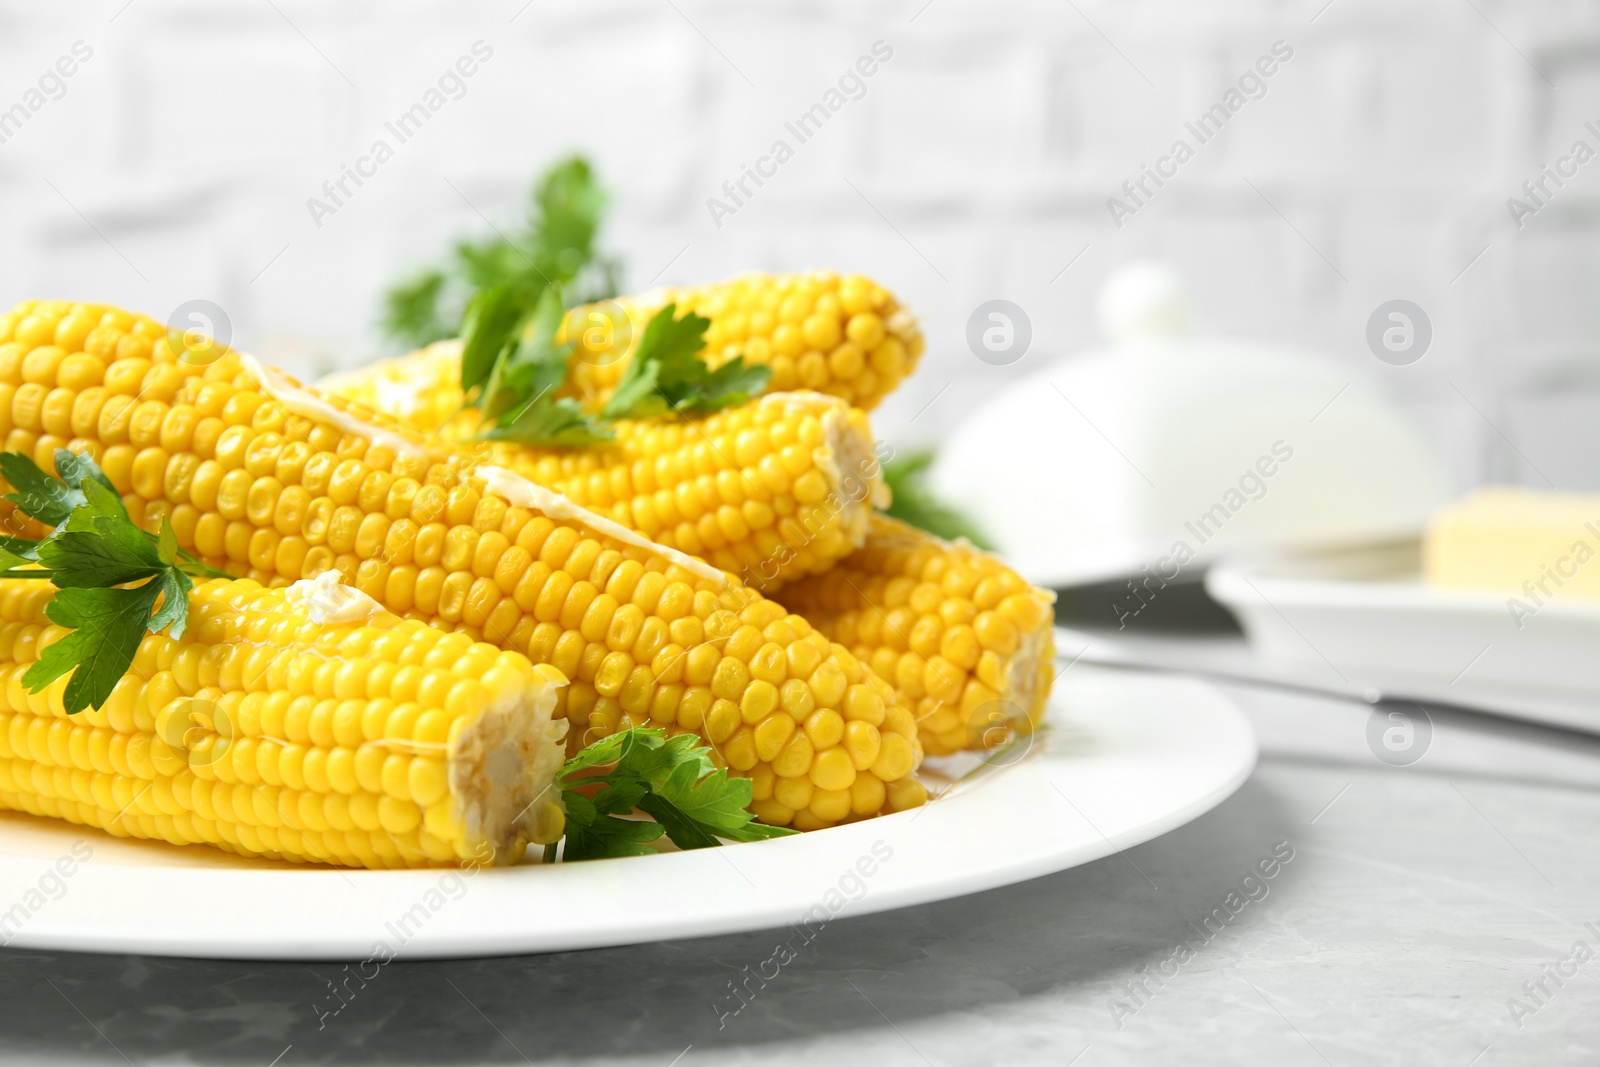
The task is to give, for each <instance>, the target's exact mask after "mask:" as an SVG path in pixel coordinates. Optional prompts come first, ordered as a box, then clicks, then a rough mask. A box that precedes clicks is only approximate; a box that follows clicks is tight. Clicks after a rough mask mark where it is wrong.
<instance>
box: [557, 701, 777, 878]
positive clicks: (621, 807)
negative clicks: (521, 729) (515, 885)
mask: <svg viewBox="0 0 1600 1067" xmlns="http://www.w3.org/2000/svg"><path fill="white" fill-rule="evenodd" d="M607 768H608V769H607ZM556 780H557V782H558V783H559V785H560V787H561V790H562V799H563V801H564V802H565V804H566V808H567V830H566V844H565V847H564V849H563V852H562V858H563V859H567V860H586V859H604V858H607V857H612V856H641V855H648V854H649V853H651V852H654V851H655V849H654V848H652V847H651V844H652V842H654V841H656V840H658V839H659V838H660V837H661V836H662V834H665V835H666V836H667V838H668V839H669V840H670V841H672V843H673V844H675V845H677V846H678V847H679V848H686V849H687V848H709V847H712V846H716V845H720V844H721V843H722V840H729V841H760V840H764V839H767V838H773V837H784V836H787V835H789V834H792V833H794V831H793V830H790V829H787V828H785V827H781V826H765V825H762V824H760V823H756V822H754V821H752V820H753V819H754V816H752V815H751V814H750V812H749V811H747V810H746V808H747V807H748V806H749V804H750V795H751V792H750V791H751V784H750V779H748V778H739V777H734V776H732V775H730V774H729V773H728V771H727V770H726V769H725V768H723V769H719V768H717V767H716V765H715V764H713V763H712V761H711V757H710V750H709V749H707V748H705V747H704V746H702V745H701V744H700V741H699V739H698V738H696V737H694V736H693V735H691V734H680V735H678V736H677V737H670V738H669V737H667V736H666V735H665V734H664V733H663V732H662V731H661V730H659V729H655V728H650V727H634V728H631V729H628V730H623V731H621V732H620V733H616V734H612V735H611V736H609V737H604V738H601V739H600V740H599V741H596V742H595V743H594V744H592V745H589V746H588V747H586V748H585V749H583V751H581V752H579V753H578V754H577V755H575V756H573V757H572V758H571V759H570V760H568V761H567V763H566V765H565V766H564V767H563V768H562V771H561V774H560V776H559V777H558V778H557V779H556ZM597 785H598V786H599V788H598V790H595V788H594V787H595V786H597ZM591 792H592V793H593V795H592V796H591V795H590V793H591ZM635 812H643V813H644V814H646V815H649V816H650V817H651V818H652V819H654V820H655V821H654V822H641V821H639V820H637V819H630V818H627V817H626V816H629V815H631V814H633V813H635Z"/></svg>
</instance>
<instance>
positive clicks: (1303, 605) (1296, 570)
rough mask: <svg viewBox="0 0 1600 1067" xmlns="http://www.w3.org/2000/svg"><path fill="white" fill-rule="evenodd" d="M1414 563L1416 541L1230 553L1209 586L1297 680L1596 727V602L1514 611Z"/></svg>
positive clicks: (1258, 646)
mask: <svg viewBox="0 0 1600 1067" xmlns="http://www.w3.org/2000/svg"><path fill="white" fill-rule="evenodd" d="M1418 563H1419V546H1418V545H1417V543H1416V542H1401V543H1395V544H1387V545H1375V546H1367V547H1363V548H1354V549H1344V550H1329V551H1323V552H1306V553H1299V554H1284V555H1277V556H1273V557H1262V558H1256V559H1252V560H1235V561H1231V562H1228V563H1225V564H1222V565H1219V566H1217V567H1215V568H1213V569H1212V571H1211V572H1210V574H1208V575H1207V577H1206V590H1207V592H1209V593H1210V594H1211V595H1212V596H1213V597H1215V598H1216V599H1217V600H1219V601H1221V602H1222V603H1223V604H1224V605H1226V606H1227V607H1228V608H1229V609H1231V610H1232V611H1233V613H1234V614H1235V615H1236V616H1238V618H1239V621H1240V624H1241V625H1242V626H1243V627H1244V630H1245V634H1246V635H1247V636H1248V638H1249V640H1250V643H1251V645H1252V647H1253V648H1254V649H1255V650H1256V652H1258V653H1259V654H1260V655H1261V656H1263V657H1264V658H1266V659H1267V660H1270V661H1276V662H1278V663H1282V664H1285V665H1288V666H1292V667H1293V668H1294V669H1295V671H1296V672H1297V673H1298V674H1300V675H1301V676H1302V680H1309V679H1307V678H1306V677H1305V676H1310V678H1315V679H1318V680H1320V681H1322V682H1324V683H1327V684H1330V685H1333V686H1335V687H1337V688H1342V689H1345V690H1347V691H1350V692H1352V693H1356V694H1359V693H1363V692H1367V691H1374V692H1375V693H1378V694H1382V695H1384V696H1388V697H1391V698H1405V699H1411V700H1418V701H1433V702H1437V703H1442V704H1456V705H1460V706H1463V707H1468V708H1476V709H1479V710H1484V711H1491V712H1495V713H1501V714H1508V715H1512V716H1515V717H1519V718H1526V719H1531V720H1534V721H1538V722H1545V723H1549V724H1552V725H1557V726H1564V727H1568V728H1571V729H1578V730H1585V731H1591V732H1597V733H1600V603H1595V602H1587V601H1582V600H1575V599H1572V598H1566V599H1561V598H1557V599H1554V600H1546V602H1545V603H1544V605H1543V606H1542V607H1537V609H1536V610H1535V611H1534V612H1533V613H1532V614H1531V615H1527V614H1522V615H1521V617H1520V618H1519V617H1518V615H1517V614H1514V613H1513V611H1512V610H1511V608H1510V607H1509V606H1508V603H1507V601H1508V598H1509V597H1510V596H1511V594H1510V593H1506V592H1495V591H1488V590H1485V591H1476V590H1463V589H1437V588H1432V587H1429V586H1426V585H1424V584H1423V583H1422V579H1421V575H1420V568H1419V565H1418ZM1520 599H1521V600H1522V601H1523V603H1524V604H1529V605H1531V601H1529V600H1528V598H1527V597H1525V596H1524V597H1521V598H1520Z"/></svg>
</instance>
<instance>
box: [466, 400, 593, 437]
mask: <svg viewBox="0 0 1600 1067" xmlns="http://www.w3.org/2000/svg"><path fill="white" fill-rule="evenodd" d="M478 436H479V437H481V438H483V439H484V440H487V441H511V442H514V443H516V444H519V445H561V446H565V445H593V444H600V443H601V442H604V441H609V440H611V439H612V438H613V437H615V436H616V434H615V432H614V431H612V430H611V429H610V428H608V427H607V426H606V425H605V424H604V423H602V422H600V421H598V420H596V419H595V418H594V416H592V415H590V414H589V413H588V412H586V411H584V410H583V408H582V407H581V406H579V404H578V402H577V401H576V400H573V399H572V398H571V397H561V398H559V399H557V398H554V397H551V396H549V395H548V394H546V395H543V396H537V397H535V398H534V399H532V400H530V401H528V402H527V403H526V404H524V405H523V406H522V407H521V408H518V409H517V410H516V411H515V412H512V413H510V414H509V415H508V416H506V417H505V418H503V419H501V420H500V422H499V423H498V424H497V425H495V426H492V427H490V428H489V429H487V430H483V431H481V432H480V433H479V434H478Z"/></svg>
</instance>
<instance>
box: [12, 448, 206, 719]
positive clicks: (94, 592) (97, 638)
mask: <svg viewBox="0 0 1600 1067" xmlns="http://www.w3.org/2000/svg"><path fill="white" fill-rule="evenodd" d="M55 462H56V472H57V473H58V474H59V475H60V480H59V481H58V480H57V479H55V478H51V477H50V476H49V475H47V474H46V473H45V472H44V471H42V470H40V469H39V466H38V465H37V464H36V463H34V461H33V460H32V459H30V458H29V457H28V456H26V455H23V454H22V453H19V452H6V453H0V473H3V474H4V475H5V478H6V480H7V481H9V482H10V483H11V484H12V485H13V486H14V487H15V488H16V489H17V492H16V493H14V494H11V495H10V496H9V497H8V499H10V500H12V501H13V502H14V503H16V504H17V506H18V507H19V508H21V509H22V510H23V511H24V512H26V513H27V514H30V515H32V516H33V517H34V518H35V519H38V520H40V521H41V522H49V523H51V524H52V525H54V526H55V530H54V531H53V532H52V533H51V534H50V536H49V537H46V538H44V539H43V540H41V541H37V542H30V541H23V540H21V539H17V538H5V539H0V540H3V542H4V543H3V544H0V564H3V565H4V567H5V576H6V577H10V578H47V579H49V580H50V581H51V582H52V583H54V585H55V587H56V589H57V590H59V591H58V592H57V593H56V595H55V599H53V600H52V601H51V602H50V606H49V607H47V608H46V609H45V613H46V615H47V616H48V617H49V618H50V620H51V621H52V622H54V623H56V624H57V625H59V626H65V627H68V628H69V629H71V630H72V632H71V633H69V634H67V635H66V636H65V637H64V638H62V639H61V640H60V641H57V642H56V643H55V644H53V645H51V646H50V647H49V648H47V649H45V650H44V652H43V654H41V655H40V657H39V659H38V661H37V662H35V663H34V664H33V665H32V666H30V667H29V668H28V670H27V672H26V673H25V674H24V675H23V679H22V680H23V684H24V685H25V686H27V687H28V689H29V691H30V692H35V693H36V692H38V691H39V690H41V689H43V688H45V687H46V686H48V685H49V684H50V683H51V682H53V681H55V680H56V679H57V678H60V677H61V676H62V675H64V674H67V673H68V672H72V678H71V679H70V680H69V681H68V682H67V689H66V693H65V698H64V699H65V702H66V708H67V711H68V712H69V713H76V712H79V711H82V710H83V709H84V708H87V707H95V708H98V707H101V706H103V705H104V704H105V702H106V700H107V699H108V698H109V697H110V696H111V692H112V690H114V689H115V688H116V685H117V682H119V681H120V680H121V679H122V676H123V675H124V674H126V673H127V670H128V668H129V667H130V666H132V665H133V657H134V655H135V653H137V652H138V650H139V643H140V642H141V641H142V640H143V639H144V635H145V633H146V632H147V631H148V632H150V633H158V632H160V631H161V630H167V631H168V632H169V633H170V634H171V635H172V637H173V638H178V637H182V636H183V631H184V627H185V625H186V624H187V622H188V618H189V593H190V592H191V591H192V590H193V588H194V583H193V581H192V580H191V576H192V577H201V578H216V577H221V578H226V577H227V575H226V574H224V573H223V572H221V571H218V570H214V569H213V568H211V567H208V566H206V565H205V564H203V563H201V562H199V561H198V560H196V559H195V558H194V556H192V555H191V554H189V553H188V552H185V551H183V550H182V549H180V548H179V547H178V538H177V535H176V533H174V531H173V529H172V523H171V522H170V521H168V520H167V519H166V518H165V517H164V516H163V518H162V520H161V528H160V530H159V532H157V533H154V534H152V533H150V532H148V531H146V530H141V529H140V528H139V527H138V526H136V525H135V524H134V523H133V521H132V519H130V518H129V517H128V511H127V509H126V508H125V507H124V506H123V504H122V498H121V497H119V496H118V495H117V492H116V489H115V488H114V487H113V486H112V484H111V480H110V479H109V478H107V477H106V476H105V474H104V473H103V472H102V471H101V470H100V468H99V467H98V466H97V465H96V464H95V462H94V460H92V459H90V458H89V457H87V456H79V455H76V454H74V453H72V452H69V451H67V450H66V449H57V450H56V454H55ZM24 546H26V547H24ZM133 583H142V584H139V585H134V584H133ZM130 585H133V588H128V586H130Z"/></svg>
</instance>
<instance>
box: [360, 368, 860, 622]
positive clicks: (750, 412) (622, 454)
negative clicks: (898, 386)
mask: <svg viewBox="0 0 1600 1067" xmlns="http://www.w3.org/2000/svg"><path fill="white" fill-rule="evenodd" d="M424 358H426V359H427V360H428V361H430V362H433V363H436V360H435V357H434V356H432V355H428V356H426V357H424ZM388 373H389V371H388V370H387V369H385V368H383V367H381V366H379V367H373V368H363V369H362V370H360V371H354V372H350V373H348V374H346V375H341V376H340V378H339V382H342V384H338V383H336V386H335V389H334V391H335V392H336V393H337V394H338V395H342V396H350V397H358V398H359V397H368V398H371V399H372V400H375V401H377V402H378V404H379V405H380V407H379V410H381V411H383V412H384V413H385V414H388V415H392V416H395V417H396V418H399V419H402V420H408V419H411V418H413V417H415V416H416V415H417V414H418V412H419V411H420V410H421V409H419V408H418V407H417V406H416V405H417V403H422V404H427V403H428V401H427V400H426V397H428V396H431V395H434V394H433V392H432V391H430V390H423V391H422V392H421V393H414V392H411V391H409V390H398V389H396V387H394V386H393V385H392V383H390V382H389V380H388V378H387V377H386V375H387V374H388ZM414 401H415V402H414ZM422 414H423V416H424V417H423V418H422V419H421V420H419V421H420V422H421V424H423V425H426V424H427V423H428V422H429V421H431V415H432V414H434V412H428V411H423V412H422ZM473 428H474V427H473V426H471V425H466V426H463V425H462V424H461V422H460V420H458V419H457V420H452V421H451V422H450V424H449V425H447V426H446V427H445V428H444V431H443V432H445V433H446V434H447V435H448V434H452V433H457V432H459V433H463V434H470V433H471V432H472V429H473ZM616 435H617V436H616V439H615V441H613V442H612V443H610V444H605V445H594V446H590V447H586V448H577V449H574V448H542V447H538V446H533V445H517V444H496V445H494V446H493V455H494V457H495V461H496V462H497V463H499V464H500V465H502V466H504V467H507V468H509V469H511V470H514V471H516V472H517V473H518V474H521V475H523V476H524V477H526V478H529V479H531V480H532V481H535V482H537V483H538V484H540V485H543V486H546V487H548V488H550V489H554V490H556V491H557V492H559V493H561V494H563V495H564V496H566V497H567V498H568V499H569V500H571V501H572V502H573V503H575V504H579V505H582V506H583V507H587V508H592V509H593V510H595V511H597V512H599V513H600V514H602V515H605V516H607V517H609V518H612V519H615V520H616V521H617V522H620V523H621V524H622V525H624V526H626V527H628V528H629V529H632V530H637V531H638V532H639V533H641V534H643V535H644V536H646V537H648V538H650V539H651V540H653V541H656V542H658V543H660V544H663V545H666V546H668V547H669V548H677V549H681V550H682V551H684V552H687V553H689V554H690V555H693V556H698V557H700V558H701V559H704V560H706V561H707V562H709V563H712V564H714V565H715V566H717V567H720V568H722V569H723V570H725V571H731V572H733V573H735V574H738V575H739V576H740V577H741V578H743V579H744V581H745V582H746V583H747V584H749V585H751V586H753V587H755V588H757V589H760V590H761V591H763V592H767V593H770V592H772V591H774V590H776V589H777V588H778V587H779V586H781V585H782V584H783V583H784V582H786V581H790V580H792V579H794V578H798V577H801V576H804V575H807V574H820V573H821V572H822V571H825V570H827V569H828V567H830V566H832V564H833V563H834V561H835V560H838V559H840V558H842V557H843V556H845V555H847V554H848V553H850V552H852V551H854V550H855V549H856V548H859V547H860V545H861V542H862V539H863V538H865V537H866V533H867V517H868V515H869V514H870V513H871V510H872V507H873V505H874V504H878V505H880V506H881V505H886V504H887V503H888V497H887V491H886V490H885V488H884V486H883V478H882V475H881V472H880V469H879V463H878V459H877V457H876V455H875V454H874V446H873V441H872V428H871V426H870V424H869V423H868V422H867V416H866V414H865V413H864V412H862V411H861V410H860V409H859V408H852V407H851V406H850V405H848V404H846V403H845V402H844V401H843V400H840V399H839V398H837V397H830V396H826V395H824V394H822V393H805V392H802V393H771V394H768V395H767V396H764V397H761V398H759V399H757V400H752V401H750V402H749V403H748V404H744V405H742V406H740V407H737V408H731V409H729V410H727V411H724V412H721V413H718V414H715V415H712V416H710V417H708V418H705V419H694V420H690V419H679V418H661V419H622V420H620V421H618V422H617V423H616Z"/></svg>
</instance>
